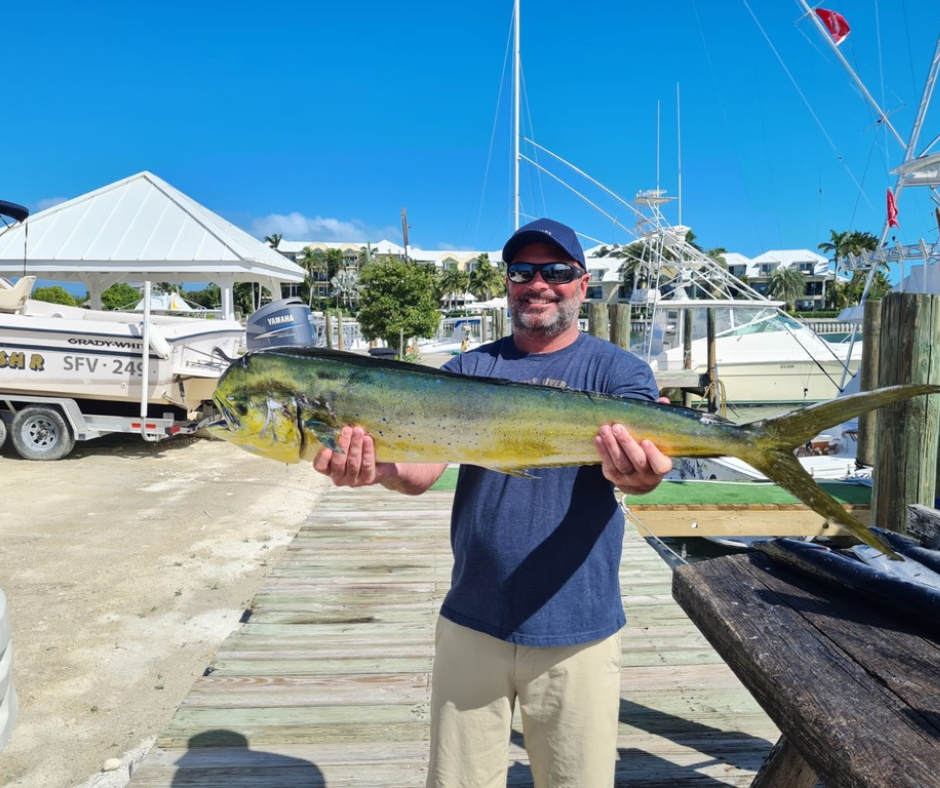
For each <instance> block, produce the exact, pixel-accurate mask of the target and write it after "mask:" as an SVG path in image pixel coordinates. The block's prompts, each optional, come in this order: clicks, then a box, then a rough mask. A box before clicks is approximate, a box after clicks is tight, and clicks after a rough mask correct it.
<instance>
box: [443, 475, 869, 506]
mask: <svg viewBox="0 0 940 788" xmlns="http://www.w3.org/2000/svg"><path fill="white" fill-rule="evenodd" d="M536 473H537V472H536ZM818 484H819V486H820V487H822V488H823V489H824V490H825V491H826V492H828V493H829V494H830V495H831V496H832V497H833V498H835V499H836V500H837V501H838V502H839V503H841V504H852V505H854V506H867V505H868V504H869V503H870V502H871V487H869V486H867V485H864V484H854V483H852V482H839V481H819V482H818ZM456 485H457V468H448V469H447V470H446V471H444V475H443V476H441V478H440V479H438V480H437V482H435V484H434V486H433V487H432V488H431V489H432V490H445V491H449V490H453V489H454V488H455V487H456ZM630 500H631V501H633V502H635V503H637V504H644V505H647V506H688V505H690V504H701V505H703V506H717V505H719V504H765V505H786V504H798V503H799V501H798V500H797V499H796V498H795V497H794V496H793V495H791V494H790V493H788V492H787V491H786V490H784V489H782V488H781V487H779V486H777V485H776V484H772V483H770V482H717V481H664V482H663V483H662V484H660V485H659V487H657V488H656V489H655V490H653V492H651V493H647V494H646V495H637V496H631V497H630Z"/></svg>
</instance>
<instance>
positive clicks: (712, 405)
mask: <svg viewBox="0 0 940 788" xmlns="http://www.w3.org/2000/svg"><path fill="white" fill-rule="evenodd" d="M705 326H706V332H707V334H706V335H707V339H706V342H707V343H708V412H709V413H717V412H718V361H717V359H716V357H715V310H714V309H712V308H711V307H709V308H708V309H706V310H705Z"/></svg>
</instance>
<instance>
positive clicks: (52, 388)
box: [0, 202, 245, 460]
mask: <svg viewBox="0 0 940 788" xmlns="http://www.w3.org/2000/svg"><path fill="white" fill-rule="evenodd" d="M0 213H2V214H3V215H6V216H9V217H11V218H13V219H14V221H16V222H21V221H24V220H25V219H26V217H27V216H28V211H27V210H26V209H25V208H22V207H21V206H16V205H14V204H12V203H7V202H0ZM35 282H36V277H35V276H22V277H20V278H18V279H17V280H16V281H15V282H13V281H10V280H7V279H3V278H0V445H2V444H3V443H4V441H5V439H6V437H7V433H8V432H9V433H10V435H11V437H12V442H13V445H14V448H15V449H16V450H17V452H18V453H19V454H21V455H22V456H23V457H25V458H27V459H34V460H53V459H60V458H62V457H64V456H65V455H67V454H68V453H69V452H70V451H71V450H72V448H73V446H74V443H75V440H86V439H89V438H95V437H98V436H100V435H104V434H107V433H111V432H136V433H139V434H140V435H141V436H143V437H144V438H145V439H146V440H161V439H163V438H166V437H170V436H172V435H176V434H179V433H184V434H185V433H192V432H196V431H197V430H198V429H199V427H200V426H201V425H202V424H203V423H204V422H206V421H207V420H209V419H210V418H211V417H212V415H213V413H214V411H213V409H212V404H211V400H212V393H213V392H214V390H215V386H216V383H217V381H218V379H219V377H220V376H221V374H222V372H223V371H224V370H225V368H226V367H227V366H228V362H229V360H231V359H232V358H235V357H236V356H237V355H239V353H240V352H241V350H242V348H243V345H244V341H245V329H244V327H243V326H242V324H241V323H240V322H239V321H237V320H233V319H214V318H199V317H178V316H173V315H152V314H150V311H149V309H148V308H146V306H145V309H144V312H143V314H139V313H133V312H118V311H107V310H97V309H84V308H82V307H75V306H67V305H63V304H54V303H47V302H45V301H40V300H37V299H34V298H31V295H32V290H33V286H34V285H35ZM144 289H145V293H146V295H145V299H149V290H150V288H149V283H148V284H147V285H145V288H144ZM145 303H146V304H148V305H149V300H146V302H145Z"/></svg>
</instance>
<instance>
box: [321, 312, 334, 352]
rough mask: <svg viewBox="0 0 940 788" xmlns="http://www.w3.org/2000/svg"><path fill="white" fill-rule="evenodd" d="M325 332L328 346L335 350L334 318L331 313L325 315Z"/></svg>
mask: <svg viewBox="0 0 940 788" xmlns="http://www.w3.org/2000/svg"><path fill="white" fill-rule="evenodd" d="M323 320H324V324H323V330H324V331H325V332H326V346H327V347H328V348H329V349H330V350H332V349H333V316H332V315H331V314H330V313H329V312H324V313H323Z"/></svg>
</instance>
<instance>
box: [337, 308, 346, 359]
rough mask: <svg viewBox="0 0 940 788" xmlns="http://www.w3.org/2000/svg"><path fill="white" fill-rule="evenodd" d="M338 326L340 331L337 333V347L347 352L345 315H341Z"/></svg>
mask: <svg viewBox="0 0 940 788" xmlns="http://www.w3.org/2000/svg"><path fill="white" fill-rule="evenodd" d="M337 326H338V328H339V331H337V340H336V347H337V348H338V349H339V350H345V349H346V338H345V337H344V336H343V315H342V313H340V315H339V318H338V320H337Z"/></svg>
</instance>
